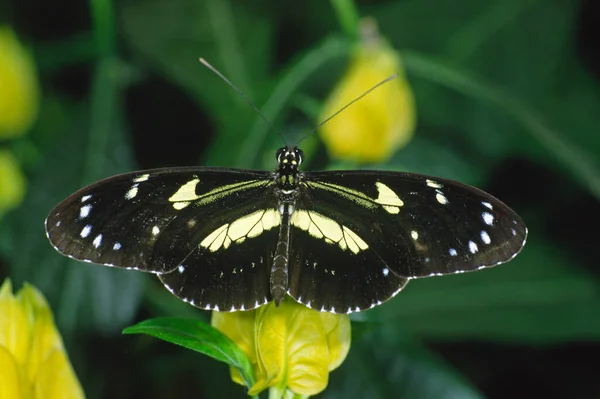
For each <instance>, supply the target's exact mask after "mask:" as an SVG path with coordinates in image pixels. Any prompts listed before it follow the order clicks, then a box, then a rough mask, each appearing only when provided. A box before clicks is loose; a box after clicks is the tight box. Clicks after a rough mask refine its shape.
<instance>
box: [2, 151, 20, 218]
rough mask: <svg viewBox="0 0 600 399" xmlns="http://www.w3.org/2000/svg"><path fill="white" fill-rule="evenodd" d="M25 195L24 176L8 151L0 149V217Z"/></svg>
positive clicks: (17, 203)
mask: <svg viewBox="0 0 600 399" xmlns="http://www.w3.org/2000/svg"><path fill="white" fill-rule="evenodd" d="M24 196H25V176H23V173H21V169H20V168H19V165H18V164H17V160H16V159H15V158H14V157H13V156H12V154H11V153H10V152H9V151H6V150H0V217H2V215H3V214H4V213H5V212H6V211H8V210H9V209H12V208H14V207H16V206H17V205H19V204H20V203H21V201H23V197H24Z"/></svg>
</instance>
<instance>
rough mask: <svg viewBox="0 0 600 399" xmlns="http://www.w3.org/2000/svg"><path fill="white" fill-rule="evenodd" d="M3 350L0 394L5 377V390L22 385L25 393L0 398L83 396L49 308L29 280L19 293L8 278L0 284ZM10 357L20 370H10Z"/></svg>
mask: <svg viewBox="0 0 600 399" xmlns="http://www.w3.org/2000/svg"><path fill="white" fill-rule="evenodd" d="M0 349H1V351H0V352H2V351H4V352H6V353H0V370H1V371H0V393H4V391H2V389H3V386H4V385H5V384H3V381H4V380H2V378H6V379H7V381H8V382H6V386H7V388H6V390H9V389H10V390H11V391H13V390H15V389H17V388H15V386H21V388H20V389H21V392H23V393H22V395H21V396H12V395H9V396H2V395H0V398H5V397H6V398H11V399H12V398H21V397H22V398H33V397H36V398H49V399H53V398H83V397H84V394H83V391H82V389H81V386H80V385H79V382H78V381H77V377H76V375H75V373H74V371H73V369H72V368H71V365H70V364H69V361H68V359H67V355H66V353H65V351H64V347H63V343H62V339H61V337H60V334H59V333H58V330H57V329H56V327H55V326H54V321H53V317H52V312H51V310H50V307H49V306H48V303H47V302H46V299H45V298H44V296H43V295H42V294H41V292H40V291H38V290H37V289H36V288H35V287H33V286H31V285H29V284H27V283H25V284H24V286H23V288H22V289H21V290H20V291H19V292H18V293H17V295H13V293H12V285H11V283H10V280H9V279H6V280H5V281H4V283H3V284H2V286H1V287H0ZM9 356H10V359H14V360H12V362H13V363H14V364H15V367H16V368H17V371H13V370H12V369H11V367H12V366H11V365H10V361H11V360H10V359H9ZM5 369H6V370H8V371H7V373H6V374H5V373H4V370H5ZM10 381H13V382H10ZM14 381H17V382H14ZM23 387H24V388H23ZM15 392H16V391H15ZM34 394H35V396H34ZM15 395H16V394H15Z"/></svg>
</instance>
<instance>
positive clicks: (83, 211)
mask: <svg viewBox="0 0 600 399" xmlns="http://www.w3.org/2000/svg"><path fill="white" fill-rule="evenodd" d="M91 210H92V206H91V205H89V204H88V205H84V206H82V207H81V208H80V209H79V219H84V218H86V217H88V215H89V214H90V211H91Z"/></svg>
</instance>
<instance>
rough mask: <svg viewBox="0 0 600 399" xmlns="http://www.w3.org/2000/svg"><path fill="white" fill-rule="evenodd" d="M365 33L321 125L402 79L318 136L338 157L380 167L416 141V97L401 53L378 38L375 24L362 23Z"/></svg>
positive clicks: (332, 153)
mask: <svg viewBox="0 0 600 399" xmlns="http://www.w3.org/2000/svg"><path fill="white" fill-rule="evenodd" d="M363 30H364V31H365V32H364V36H365V37H364V38H363V40H362V41H361V43H359V45H358V46H357V48H356V50H355V52H354V54H353V56H352V59H351V62H350V65H349V67H348V69H347V71H346V73H345V74H344V76H343V78H342V79H341V80H340V82H339V83H338V84H337V86H336V87H335V89H334V91H333V93H332V94H331V95H330V97H329V98H328V99H327V101H326V102H325V105H324V106H323V110H322V113H321V116H320V118H321V120H324V119H326V118H327V117H329V116H331V115H333V114H334V113H336V112H337V111H338V110H340V109H341V108H343V107H344V106H345V105H348V104H349V103H351V102H352V101H353V100H355V99H356V98H358V97H359V96H360V95H362V94H364V93H365V92H367V91H368V90H369V89H371V88H373V87H374V86H375V85H377V84H378V83H380V82H382V81H383V80H385V79H387V78H389V77H390V76H392V75H394V74H398V76H397V77H396V78H395V79H393V80H391V81H389V82H387V83H385V84H383V85H381V86H379V87H377V88H376V89H374V90H373V91H372V92H370V93H368V94H367V95H365V96H364V97H363V98H361V99H360V100H358V101H357V102H355V103H354V104H352V105H350V106H349V107H348V108H347V109H346V110H344V111H343V112H342V113H340V114H339V115H338V116H336V117H335V118H333V119H331V120H330V121H329V122H327V123H326V124H325V125H323V127H322V128H321V129H320V134H321V138H322V140H323V142H324V143H325V145H326V147H327V149H328V151H329V153H330V154H331V155H332V156H333V157H335V158H341V159H350V160H354V161H359V162H382V161H385V160H386V159H388V158H389V157H390V156H391V155H393V154H394V153H395V152H396V151H397V150H398V149H400V148H402V147H403V146H405V145H406V144H407V143H408V141H409V140H410V139H411V138H412V136H413V131H414V126H415V106H414V98H413V94H412V91H411V88H410V85H409V83H408V81H407V80H406V78H405V76H404V73H403V67H402V63H401V60H400V55H399V54H398V52H396V51H395V50H394V49H393V48H391V47H390V46H389V45H388V44H387V43H386V42H385V41H384V40H383V39H381V38H380V37H379V36H378V35H377V32H376V28H375V26H374V23H373V22H372V21H370V20H368V21H366V23H363Z"/></svg>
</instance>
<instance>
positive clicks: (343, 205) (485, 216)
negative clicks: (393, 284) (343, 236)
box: [303, 171, 527, 278]
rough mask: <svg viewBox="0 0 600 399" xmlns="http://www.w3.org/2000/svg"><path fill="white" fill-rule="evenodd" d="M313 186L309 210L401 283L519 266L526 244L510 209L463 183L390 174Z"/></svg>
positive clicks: (326, 179)
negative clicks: (347, 233) (343, 229)
mask: <svg viewBox="0 0 600 399" xmlns="http://www.w3.org/2000/svg"><path fill="white" fill-rule="evenodd" d="M306 180H307V184H306V187H307V190H306V195H305V198H306V200H305V201H306V202H310V208H311V209H312V210H313V211H314V212H317V213H323V214H324V215H325V216H327V217H329V218H331V219H333V220H337V221H338V222H339V223H340V224H342V225H345V226H348V227H349V228H350V229H352V230H353V231H355V232H356V233H357V234H358V236H359V237H360V238H362V240H364V241H365V242H366V243H367V244H368V246H369V250H372V251H374V252H376V253H377V256H378V258H379V259H380V260H381V262H382V263H383V264H385V265H387V266H388V267H389V268H390V269H391V270H392V271H393V272H394V273H395V274H396V275H398V276H402V277H409V278H414V277H427V276H433V275H437V274H448V273H457V272H463V271H469V270H476V269H480V268H484V267H490V266H495V265H497V264H499V263H503V262H506V261H508V260H510V259H512V258H513V257H514V256H515V255H516V254H517V253H518V252H519V251H520V250H521V248H522V247H523V245H524V243H525V239H526V236H527V228H526V227H525V224H524V223H523V221H522V220H521V218H520V217H519V216H518V215H517V214H516V213H515V212H514V211H512V210H511V209H510V208H509V207H507V206H506V205H504V204H503V203H502V202H501V201H499V200H498V199H496V198H494V197H493V196H491V195H489V194H487V193H485V192H483V191H481V190H478V189H476V188H474V187H470V186H467V185H464V184H461V183H458V182H454V181H450V180H445V179H439V178H433V177H429V176H423V175H417V174H408V173H395V172H383V171H349V172H344V171H339V172H323V173H311V174H310V175H308V176H307V178H306ZM303 200H304V199H303ZM334 204H335V205H334Z"/></svg>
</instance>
